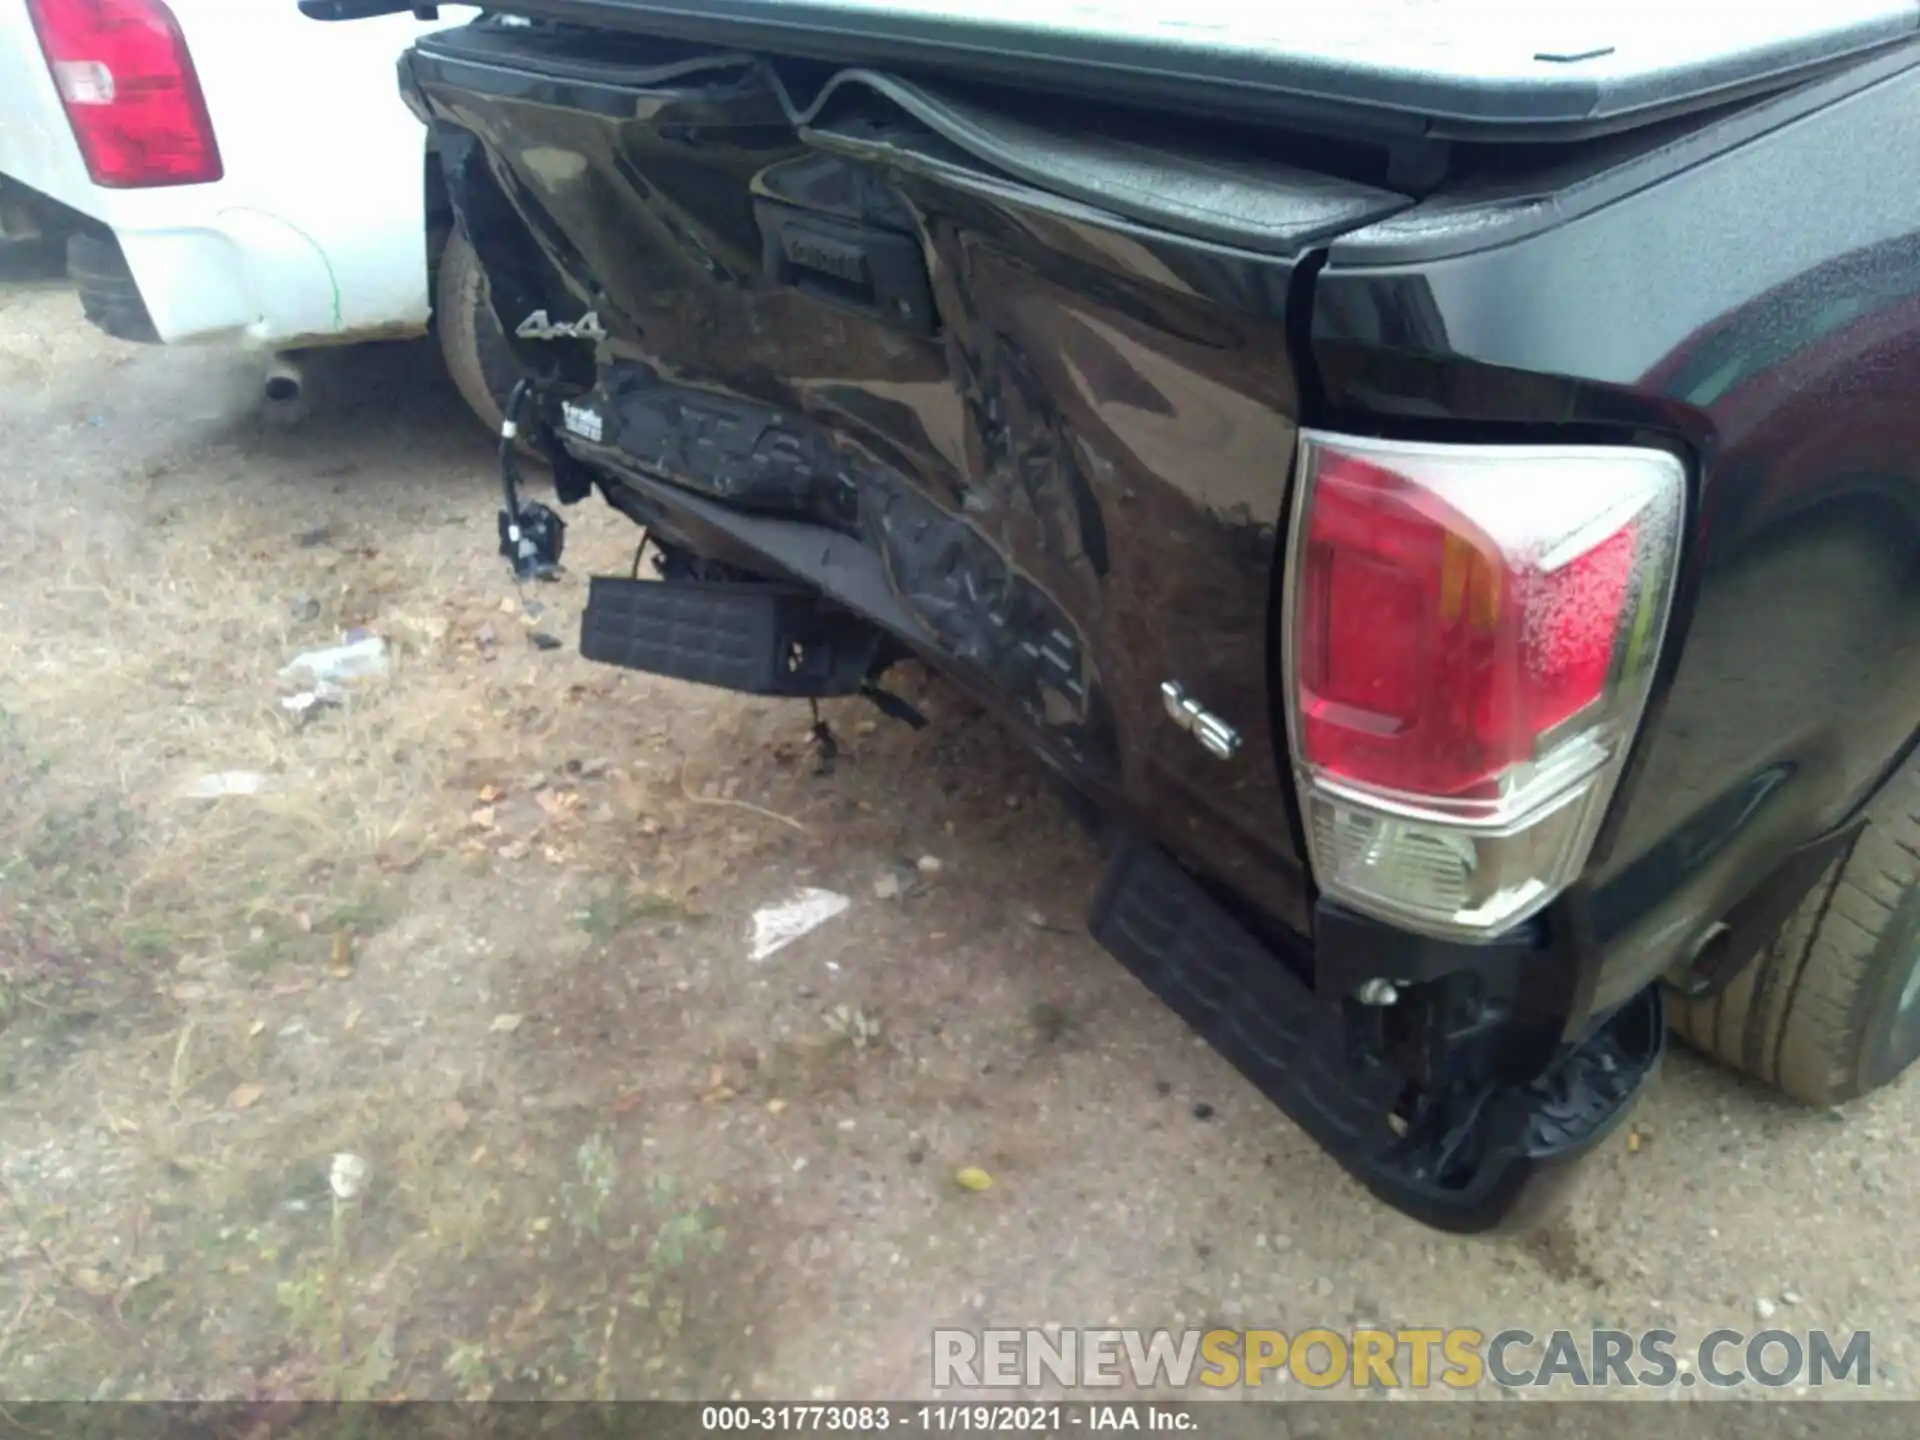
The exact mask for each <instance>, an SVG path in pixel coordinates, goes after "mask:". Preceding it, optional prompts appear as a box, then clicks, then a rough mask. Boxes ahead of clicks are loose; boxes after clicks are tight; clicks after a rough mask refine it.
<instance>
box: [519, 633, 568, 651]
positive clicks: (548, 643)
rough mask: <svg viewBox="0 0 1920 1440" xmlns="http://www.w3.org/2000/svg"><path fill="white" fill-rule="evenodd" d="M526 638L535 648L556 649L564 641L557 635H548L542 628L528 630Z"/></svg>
mask: <svg viewBox="0 0 1920 1440" xmlns="http://www.w3.org/2000/svg"><path fill="white" fill-rule="evenodd" d="M527 638H528V639H529V640H531V641H533V648H534V649H536V650H558V649H559V648H560V647H561V646H562V645H563V644H565V643H566V642H565V641H563V640H561V638H560V637H559V636H558V635H549V634H548V633H547V632H546V631H544V630H531V631H528V632H527Z"/></svg>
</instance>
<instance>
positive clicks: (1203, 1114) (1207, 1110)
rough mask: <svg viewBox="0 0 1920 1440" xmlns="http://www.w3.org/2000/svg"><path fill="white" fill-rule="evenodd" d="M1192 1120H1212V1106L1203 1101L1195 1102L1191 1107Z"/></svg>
mask: <svg viewBox="0 0 1920 1440" xmlns="http://www.w3.org/2000/svg"><path fill="white" fill-rule="evenodd" d="M1193 1118H1194V1119H1196V1120H1211V1119H1213V1106H1211V1105H1209V1104H1208V1103H1207V1102H1206V1101H1204V1100H1201V1101H1199V1102H1197V1103H1196V1104H1195V1105H1194V1107H1193Z"/></svg>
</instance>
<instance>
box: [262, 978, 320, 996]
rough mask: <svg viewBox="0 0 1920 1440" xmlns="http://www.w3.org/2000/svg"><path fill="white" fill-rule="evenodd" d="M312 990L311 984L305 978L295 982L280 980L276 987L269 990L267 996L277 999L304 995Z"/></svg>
mask: <svg viewBox="0 0 1920 1440" xmlns="http://www.w3.org/2000/svg"><path fill="white" fill-rule="evenodd" d="M312 988H313V982H312V981H311V980H308V979H305V978H301V979H297V980H282V981H281V982H280V983H279V984H278V985H275V986H274V987H273V989H271V990H269V991H268V992H267V993H268V994H269V995H274V996H277V997H285V996H288V995H304V994H306V993H307V991H309V990H311V989H312Z"/></svg>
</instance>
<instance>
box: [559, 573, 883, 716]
mask: <svg viewBox="0 0 1920 1440" xmlns="http://www.w3.org/2000/svg"><path fill="white" fill-rule="evenodd" d="M884 644H885V637H884V636H883V635H882V634H881V633H880V631H878V630H877V629H875V628H874V627H873V626H872V625H870V624H868V623H867V622H866V621H864V620H862V619H860V618H859V617H858V616H855V615H852V614H850V613H848V612H846V611H843V610H835V609H832V608H830V607H828V606H826V605H825V604H823V603H822V601H821V600H820V598H819V597H818V596H817V595H815V594H814V593H813V592H811V591H808V590H803V589H798V588H796V587H793V586H788V585H776V584H763V583H749V582H740V581H730V582H725V583H720V584H709V583H704V582H700V581H692V580H676V581H671V582H668V581H660V580H628V579H624V578H621V577H619V576H609V575H596V576H594V577H593V579H592V580H591V581H590V582H589V585H588V590H587V608H586V612H585V614H584V615H582V617H581V620H580V653H581V654H582V655H584V656H585V657H586V658H587V659H589V660H597V661H599V662H600V663H601V664H605V665H619V666H622V667H623V668H625V669H628V670H644V671H646V672H647V673H648V674H651V675H665V676H668V677H670V678H672V679H675V680H687V681H691V682H693V683H694V684H697V685H713V686H717V687H718V688H720V689H722V690H739V691H743V692H745V693H746V694H749V695H788V696H826V695H853V694H857V693H859V691H860V690H861V687H862V684H863V682H864V681H865V680H866V678H867V676H868V674H869V672H870V671H871V670H872V668H873V666H874V664H875V662H876V660H877V659H878V658H879V657H880V655H881V652H882V647H883V646H884Z"/></svg>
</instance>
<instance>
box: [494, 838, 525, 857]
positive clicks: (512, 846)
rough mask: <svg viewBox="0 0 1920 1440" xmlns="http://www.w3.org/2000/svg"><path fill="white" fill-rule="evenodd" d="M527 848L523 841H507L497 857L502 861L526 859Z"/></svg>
mask: <svg viewBox="0 0 1920 1440" xmlns="http://www.w3.org/2000/svg"><path fill="white" fill-rule="evenodd" d="M527 848H528V847H527V842H526V841H524V840H509V841H508V842H507V843H506V844H504V845H502V846H501V847H500V850H499V855H500V858H501V859H502V860H524V859H526V858H527Z"/></svg>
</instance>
